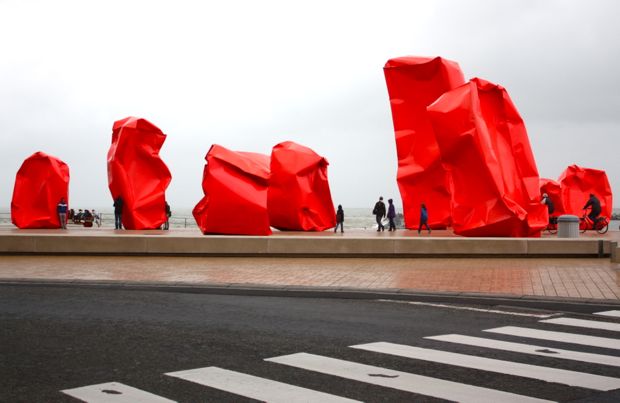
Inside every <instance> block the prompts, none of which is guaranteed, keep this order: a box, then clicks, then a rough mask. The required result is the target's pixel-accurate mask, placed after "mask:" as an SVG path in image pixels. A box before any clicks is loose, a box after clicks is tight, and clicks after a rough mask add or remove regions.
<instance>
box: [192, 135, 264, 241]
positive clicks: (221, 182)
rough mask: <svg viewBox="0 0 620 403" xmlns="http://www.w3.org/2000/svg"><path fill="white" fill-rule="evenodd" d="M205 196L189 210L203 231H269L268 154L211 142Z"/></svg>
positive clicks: (244, 233)
mask: <svg viewBox="0 0 620 403" xmlns="http://www.w3.org/2000/svg"><path fill="white" fill-rule="evenodd" d="M205 159H206V160H207V164H206V165H205V168H204V175H203V179H202V190H203V191H204V193H205V196H204V197H203V198H202V200H200V202H198V204H197V205H196V207H194V210H193V211H192V214H193V215H194V218H195V219H196V223H197V224H198V227H199V228H200V230H201V231H202V232H203V233H205V234H229V235H270V234H271V228H270V227H269V214H268V212H267V186H268V183H269V157H268V156H267V155H264V154H257V153H249V152H240V151H231V150H228V149H226V148H224V147H222V146H219V145H217V144H214V145H213V146H211V149H210V150H209V152H208V153H207V156H206V157H205Z"/></svg>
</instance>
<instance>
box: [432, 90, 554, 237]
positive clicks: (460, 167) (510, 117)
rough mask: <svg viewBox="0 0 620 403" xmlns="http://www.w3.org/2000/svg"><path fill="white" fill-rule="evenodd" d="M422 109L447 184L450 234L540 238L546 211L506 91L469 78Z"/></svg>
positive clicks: (519, 121)
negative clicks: (450, 186) (449, 182)
mask: <svg viewBox="0 0 620 403" xmlns="http://www.w3.org/2000/svg"><path fill="white" fill-rule="evenodd" d="M427 110H428V113H429V116H430V119H431V122H432V125H433V128H434V131H435V136H436V138H437V143H438V144H439V149H440V152H441V158H442V160H443V162H444V164H445V165H446V167H447V168H448V169H449V170H450V175H451V177H452V181H453V192H452V207H453V208H452V222H453V228H454V232H455V233H456V234H458V235H465V236H505V237H522V236H540V231H541V230H542V229H544V228H545V227H546V225H547V222H548V215H547V209H546V207H545V206H544V205H542V204H541V203H540V188H539V175H538V169H537V168H536V162H535V161H534V156H533V154H532V150H531V147H530V143H529V140H528V137H527V132H526V130H525V125H524V123H523V120H522V119H521V116H519V113H518V111H517V109H516V107H515V106H514V104H513V103H512V101H511V99H510V97H509V96H508V92H507V91H506V90H505V89H504V88H503V87H501V86H499V85H496V84H492V83H490V82H488V81H485V80H481V79H477V78H475V79H473V80H471V81H470V82H468V83H467V84H465V85H463V86H461V87H458V88H456V89H454V90H452V91H450V92H447V93H445V94H444V95H442V96H441V97H440V98H439V99H437V101H435V102H434V103H433V104H432V105H430V106H429V107H428V108H427ZM429 212H432V206H429Z"/></svg>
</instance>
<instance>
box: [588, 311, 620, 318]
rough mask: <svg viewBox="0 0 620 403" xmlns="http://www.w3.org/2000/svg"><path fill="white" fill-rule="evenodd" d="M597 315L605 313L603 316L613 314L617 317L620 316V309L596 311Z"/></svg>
mask: <svg viewBox="0 0 620 403" xmlns="http://www.w3.org/2000/svg"><path fill="white" fill-rule="evenodd" d="M594 314H595V315H603V316H613V317H615V318H620V311H603V312H595V313H594Z"/></svg>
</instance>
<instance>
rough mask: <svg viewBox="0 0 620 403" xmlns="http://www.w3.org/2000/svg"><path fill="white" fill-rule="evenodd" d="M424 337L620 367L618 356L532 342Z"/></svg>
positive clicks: (457, 336) (469, 337) (459, 337)
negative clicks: (538, 344)
mask: <svg viewBox="0 0 620 403" xmlns="http://www.w3.org/2000/svg"><path fill="white" fill-rule="evenodd" d="M425 339H431V340H439V341H445V342H449V343H457V344H466V345H468V346H476V347H485V348H493V349H496V350H504V351H514V352H517V353H525V354H533V355H540V356H543V357H553V358H560V359H563V360H573V361H583V362H590V363H593V364H602V365H611V366H614V367H620V357H616V356H613V355H603V354H592V353H582V352H580V351H572V350H562V349H559V348H549V347H543V346H536V345H533V344H522V343H513V342H509V341H501V340H493V339H485V338H482V337H472V336H464V335H461V334H444V335H441V336H429V337H425Z"/></svg>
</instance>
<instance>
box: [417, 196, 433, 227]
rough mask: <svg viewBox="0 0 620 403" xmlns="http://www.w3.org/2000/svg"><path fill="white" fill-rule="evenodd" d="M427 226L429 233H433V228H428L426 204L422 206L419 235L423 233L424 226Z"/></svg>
mask: <svg viewBox="0 0 620 403" xmlns="http://www.w3.org/2000/svg"><path fill="white" fill-rule="evenodd" d="M423 225H424V226H426V229H427V230H428V233H429V234H430V233H431V227H429V226H428V210H427V209H426V206H425V205H424V203H422V205H421V206H420V226H419V227H418V234H419V233H420V231H422V226H423Z"/></svg>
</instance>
